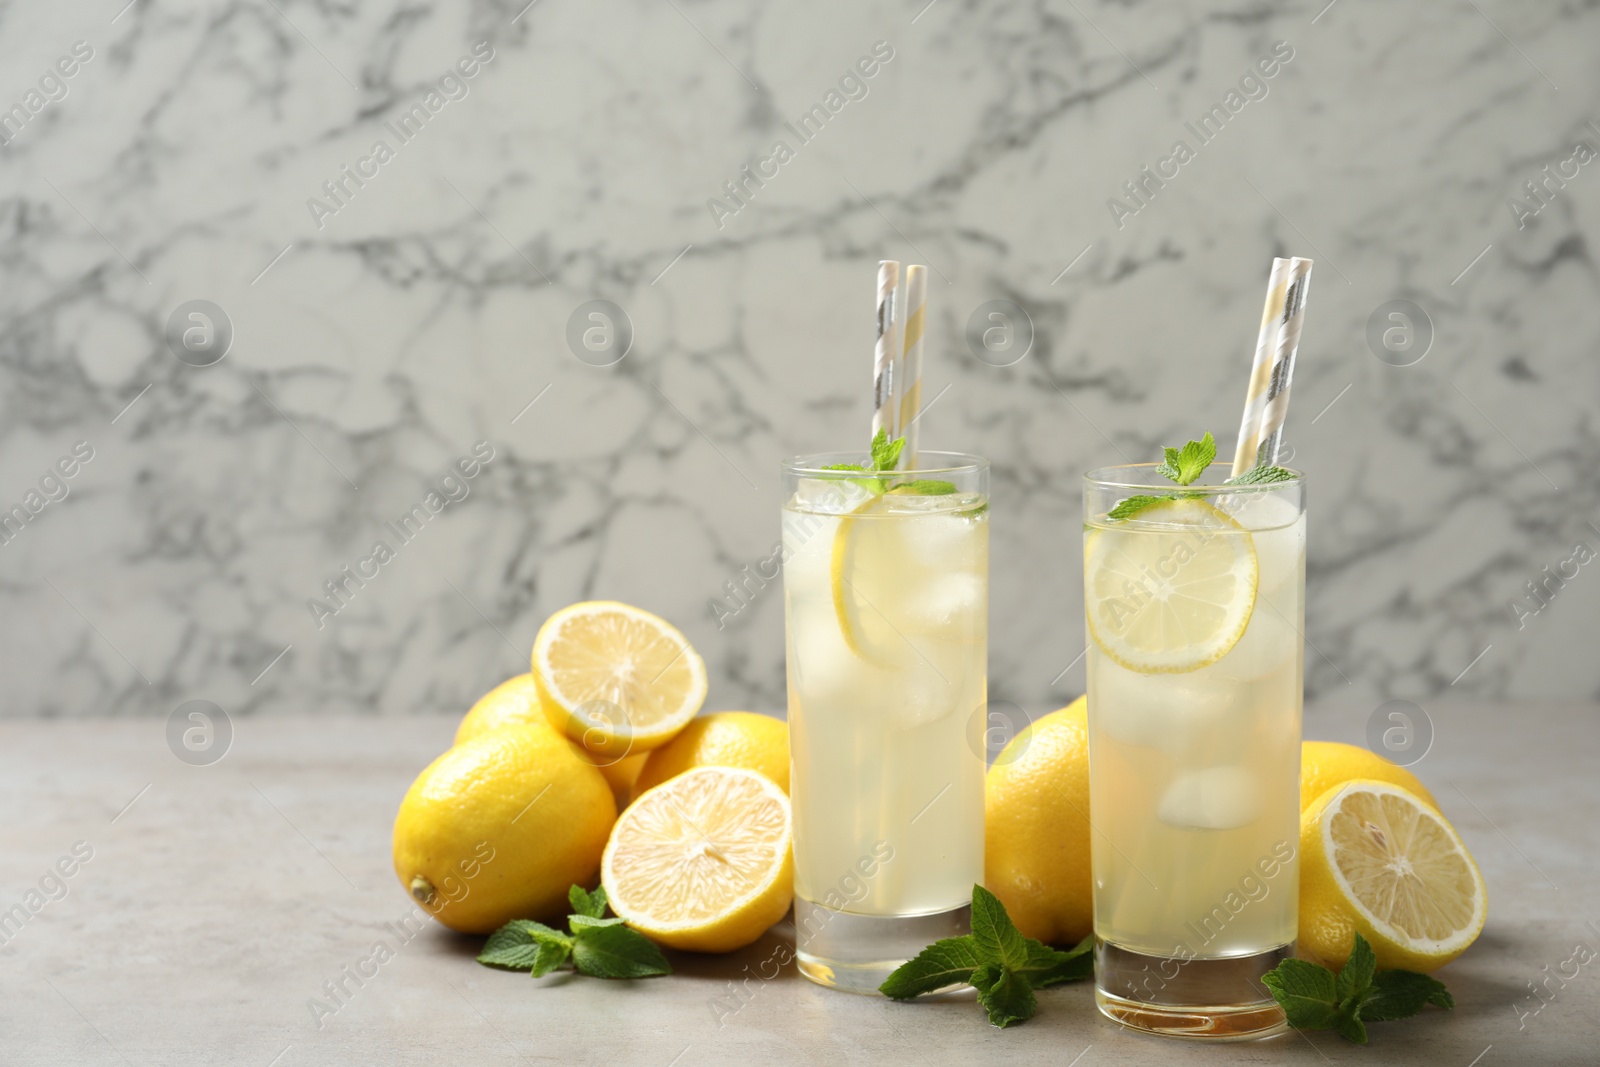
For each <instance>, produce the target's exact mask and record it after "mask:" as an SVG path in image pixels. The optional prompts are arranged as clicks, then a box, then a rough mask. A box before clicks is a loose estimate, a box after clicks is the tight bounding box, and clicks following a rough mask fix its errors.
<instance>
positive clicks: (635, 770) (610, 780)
mask: <svg viewBox="0 0 1600 1067" xmlns="http://www.w3.org/2000/svg"><path fill="white" fill-rule="evenodd" d="M578 754H579V755H580V756H582V757H583V758H584V759H585V760H586V761H588V762H590V763H593V764H594V766H595V769H596V770H598V771H599V772H600V776H601V777H602V778H604V779H605V780H606V785H609V786H610V787H611V797H612V799H614V800H615V801H616V802H617V810H618V811H621V810H622V809H623V808H625V807H627V806H628V801H629V800H631V799H633V798H634V797H635V796H637V795H638V794H639V793H640V792H642V790H639V789H635V788H634V783H635V782H637V781H638V780H639V772H641V771H643V770H644V765H645V762H646V761H647V760H649V758H650V753H648V752H637V753H635V754H633V755H631V756H624V757H623V758H622V759H612V758H611V757H610V756H602V755H600V754H598V753H590V752H587V751H585V750H584V749H583V748H581V747H580V748H579V749H578Z"/></svg>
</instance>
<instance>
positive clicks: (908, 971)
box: [878, 885, 1094, 1028]
mask: <svg viewBox="0 0 1600 1067" xmlns="http://www.w3.org/2000/svg"><path fill="white" fill-rule="evenodd" d="M1093 944H1094V938H1093V937H1086V938H1084V939H1083V940H1082V941H1081V942H1079V943H1078V945H1077V947H1075V948H1073V949H1072V950H1071V951H1070V952H1062V951H1060V950H1059V949H1054V948H1051V947H1050V946H1049V945H1046V944H1044V943H1043V942H1042V941H1035V940H1033V939H1032V938H1029V937H1023V936H1022V934H1021V932H1020V931H1018V930H1017V928H1016V926H1015V925H1014V924H1013V923H1012V922H1011V917H1010V916H1009V915H1007V914H1006V909H1005V905H1004V904H1001V903H1000V899H999V898H998V897H996V896H995V895H994V894H993V893H991V892H989V891H988V890H987V889H985V888H983V886H981V885H975V886H973V887H972V933H970V934H965V935H963V936H961V937H947V938H945V939H944V940H942V941H935V942H934V943H933V944H931V945H929V946H928V947H927V948H925V949H923V950H922V951H921V952H919V953H917V955H916V956H915V957H913V958H912V959H910V960H908V961H907V962H905V963H903V964H901V965H900V966H899V967H897V968H895V971H894V973H893V974H891V975H889V977H888V978H887V979H885V980H884V983H883V985H881V986H879V987H878V991H879V992H881V993H882V994H883V995H884V996H886V997H890V998H892V999H894V1000H910V999H912V998H913V997H918V996H921V995H922V994H924V993H933V992H936V991H937V990H940V989H946V988H949V987H950V986H955V985H961V984H963V983H966V984H970V985H971V986H972V987H973V988H974V989H976V990H977V991H978V1003H979V1004H981V1005H983V1008H984V1010H985V1011H987V1012H988V1013H989V1021H990V1022H991V1023H993V1024H994V1025H995V1026H998V1027H1002V1028H1004V1027H1007V1026H1010V1025H1012V1024H1013V1023H1019V1022H1022V1021H1023V1020H1025V1019H1030V1018H1032V1017H1033V1013H1034V1012H1035V1011H1036V1010H1038V1006H1039V1004H1038V1000H1037V998H1035V997H1034V995H1033V991H1034V990H1035V989H1043V988H1045V987H1046V986H1052V985H1057V984H1059V983H1061V982H1071V981H1076V980H1077V979H1080V978H1088V977H1090V976H1092V975H1093V974H1094V957H1093V956H1091V955H1090V953H1089V949H1090V948H1091V947H1092V946H1093Z"/></svg>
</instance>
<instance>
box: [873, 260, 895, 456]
mask: <svg viewBox="0 0 1600 1067" xmlns="http://www.w3.org/2000/svg"><path fill="white" fill-rule="evenodd" d="M899 286H900V261H899V260H896V259H884V260H879V261H878V347H877V349H876V350H875V351H874V353H873V359H872V436H874V437H876V436H878V431H879V430H883V431H884V432H886V433H887V434H888V435H889V439H890V440H891V441H892V440H894V439H895V438H896V437H898V436H900V426H899V418H898V416H899V412H898V410H897V409H896V408H895V381H894V371H895V362H896V359H897V358H898V357H899V355H900V324H899V323H898V322H897V321H896V310H897V309H896V307H895V290H896V289H898V288H899Z"/></svg>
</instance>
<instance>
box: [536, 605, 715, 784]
mask: <svg viewBox="0 0 1600 1067" xmlns="http://www.w3.org/2000/svg"><path fill="white" fill-rule="evenodd" d="M533 675H534V678H535V679H536V680H537V682H538V685H539V695H540V697H541V698H542V699H543V702H544V710H545V714H546V715H548V716H549V717H550V721H551V722H552V723H554V724H555V725H556V727H557V728H558V729H560V730H561V731H563V732H564V733H565V734H566V735H567V736H568V737H569V738H571V739H572V740H573V741H576V742H578V743H579V744H581V745H582V746H583V747H584V748H586V749H588V750H589V751H590V752H591V753H595V754H597V755H599V756H603V757H605V758H606V759H607V760H612V761H614V760H619V759H622V758H623V757H624V756H627V755H629V754H632V753H637V752H646V751H649V750H650V749H653V748H658V747H660V746H661V745H664V744H666V743H667V742H668V741H670V740H671V739H672V738H673V737H674V736H675V735H676V734H677V732H678V731H679V730H681V729H683V727H684V725H685V724H686V723H688V721H689V720H690V719H692V718H694V717H695V714H696V713H697V712H698V711H699V710H700V706H701V705H702V704H704V703H705V699H706V665H705V661H704V660H703V659H701V658H700V654H699V653H698V652H696V651H695V650H694V647H693V646H692V645H690V644H689V639H688V638H687V637H685V636H683V634H682V633H681V632H680V631H679V630H678V629H677V627H675V626H673V625H672V624H671V623H669V622H667V621H666V620H665V619H663V618H661V617H660V616H659V615H654V614H652V613H650V612H648V611H645V610H643V609H642V608H636V607H633V606H632V605H629V604H622V603H618V602H616V601H612V600H591V601H585V602H584V603H581V604H573V605H572V606H570V607H566V608H562V609H561V610H560V611H558V612H556V613H555V614H554V615H551V616H550V618H548V619H546V620H545V623H544V625H543V626H541V627H540V628H539V634H538V636H537V637H535V638H534V641H533Z"/></svg>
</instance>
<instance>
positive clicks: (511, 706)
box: [456, 673, 646, 808]
mask: <svg viewBox="0 0 1600 1067" xmlns="http://www.w3.org/2000/svg"><path fill="white" fill-rule="evenodd" d="M508 726H543V727H547V728H549V729H551V730H554V729H555V727H554V726H552V725H551V723H550V718H549V716H548V715H547V713H546V712H545V710H544V707H543V705H542V704H541V703H540V699H539V684H538V682H536V681H535V680H534V677H533V675H532V673H529V674H519V675H517V676H516V677H515V678H508V679H507V680H505V681H503V682H501V683H500V684H499V685H497V686H495V687H494V688H493V689H491V690H489V691H488V692H487V693H485V694H484V695H483V696H481V697H479V698H478V702H477V703H476V704H474V705H472V707H471V709H470V710H468V712H467V714H466V715H465V716H463V717H462V719H461V725H460V726H458V727H456V744H458V745H459V744H461V743H462V742H464V741H471V740H472V739H473V738H474V737H481V736H483V735H484V734H486V733H490V732H492V731H494V730H503V729H505V728H506V727H508ZM579 754H580V755H582V756H583V757H584V758H585V759H586V760H587V761H588V762H589V763H591V764H593V765H594V766H595V768H596V769H597V770H599V772H600V774H601V776H602V777H604V778H605V780H606V784H607V785H609V786H610V787H611V796H612V799H614V800H615V801H616V802H617V807H618V808H621V807H622V806H623V805H625V804H627V802H628V798H629V796H631V795H632V792H633V783H634V780H635V779H637V778H638V777H639V771H640V770H641V769H642V768H643V767H644V761H645V756H646V754H645V753H642V752H641V753H639V754H638V755H636V756H628V757H626V758H623V759H613V758H611V757H608V756H598V755H596V756H590V755H588V754H587V753H585V752H581V751H580V753H579Z"/></svg>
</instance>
